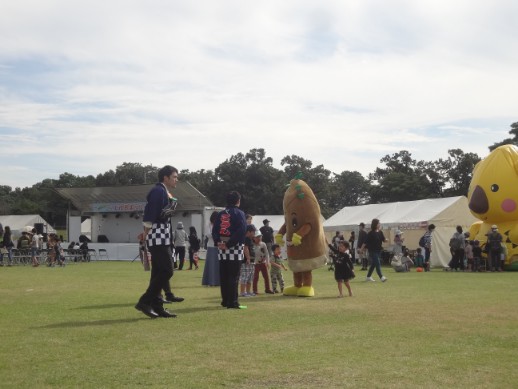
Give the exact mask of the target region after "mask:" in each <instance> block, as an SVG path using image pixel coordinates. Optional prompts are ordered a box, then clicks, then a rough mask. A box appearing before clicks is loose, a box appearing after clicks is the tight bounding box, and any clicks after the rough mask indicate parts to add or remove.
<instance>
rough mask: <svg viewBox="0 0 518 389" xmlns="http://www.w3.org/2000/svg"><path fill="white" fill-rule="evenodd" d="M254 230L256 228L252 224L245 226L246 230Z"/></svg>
mask: <svg viewBox="0 0 518 389" xmlns="http://www.w3.org/2000/svg"><path fill="white" fill-rule="evenodd" d="M255 230H256V228H255V226H254V225H253V224H249V225H247V226H246V232H250V231H252V232H255Z"/></svg>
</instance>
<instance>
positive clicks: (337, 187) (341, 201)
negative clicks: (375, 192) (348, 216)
mask: <svg viewBox="0 0 518 389" xmlns="http://www.w3.org/2000/svg"><path fill="white" fill-rule="evenodd" d="M370 189H371V185H370V182H369V180H367V179H366V178H365V177H363V176H362V175H361V173H359V172H357V171H354V172H351V171H343V172H342V173H340V174H338V175H336V176H335V177H333V179H332V180H331V184H330V193H329V206H330V208H331V210H332V213H336V212H337V211H339V210H340V209H342V208H343V207H346V206H353V205H361V204H366V203H367V202H368V201H369V199H370V195H369V192H370Z"/></svg>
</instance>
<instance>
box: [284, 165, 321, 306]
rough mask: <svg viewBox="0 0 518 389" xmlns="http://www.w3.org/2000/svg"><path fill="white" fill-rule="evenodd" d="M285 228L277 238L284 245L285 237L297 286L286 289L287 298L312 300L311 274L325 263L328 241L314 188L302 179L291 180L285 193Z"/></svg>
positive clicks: (313, 292) (289, 264)
mask: <svg viewBox="0 0 518 389" xmlns="http://www.w3.org/2000/svg"><path fill="white" fill-rule="evenodd" d="M283 208H284V225H283V226H282V227H281V228H280V229H279V232H278V234H277V235H276V236H275V240H276V243H278V244H279V245H283V244H284V240H283V236H284V235H286V246H287V253H288V266H289V268H290V270H291V271H292V272H293V281H294V285H293V286H290V287H287V288H284V292H283V293H284V295H285V296H300V297H311V296H314V295H315V291H314V289H313V286H312V280H313V279H312V275H311V271H312V270H314V269H317V268H319V267H321V266H323V265H325V263H326V260H327V258H326V241H325V235H324V228H323V227H322V220H321V215H320V206H319V205H318V201H317V198H316V197H315V194H314V193H313V191H312V190H311V188H310V187H309V186H308V184H306V183H305V182H304V181H302V180H301V179H300V173H299V174H297V176H296V177H295V179H293V180H291V182H290V185H289V186H288V189H287V190H286V192H285V194H284V201H283Z"/></svg>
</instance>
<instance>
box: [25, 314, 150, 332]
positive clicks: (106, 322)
mask: <svg viewBox="0 0 518 389" xmlns="http://www.w3.org/2000/svg"><path fill="white" fill-rule="evenodd" d="M141 320H154V319H150V318H147V317H138V318H134V319H113V320H92V321H69V322H64V323H54V324H48V325H45V326H38V327H30V329H32V330H38V329H39V330H41V329H52V328H81V327H93V326H111V325H116V324H127V323H135V322H138V321H141Z"/></svg>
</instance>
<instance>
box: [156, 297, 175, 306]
mask: <svg viewBox="0 0 518 389" xmlns="http://www.w3.org/2000/svg"><path fill="white" fill-rule="evenodd" d="M158 301H159V302H160V303H162V304H171V303H172V301H169V300H167V299H165V298H163V297H162V296H160V297H159V298H158Z"/></svg>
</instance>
